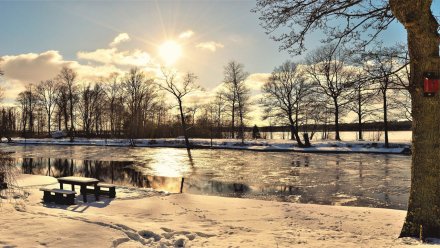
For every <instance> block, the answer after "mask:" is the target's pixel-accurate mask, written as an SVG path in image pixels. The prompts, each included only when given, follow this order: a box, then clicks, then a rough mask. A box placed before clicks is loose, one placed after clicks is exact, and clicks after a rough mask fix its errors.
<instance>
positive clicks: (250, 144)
mask: <svg viewBox="0 0 440 248" xmlns="http://www.w3.org/2000/svg"><path fill="white" fill-rule="evenodd" d="M190 142H191V144H192V145H193V146H194V147H196V148H217V149H240V150H253V151H295V152H338V153H349V152H358V153H394V154H399V153H407V152H409V150H410V143H409V142H399V143H392V144H390V147H389V148H385V147H384V143H383V142H371V141H317V142H313V144H312V147H309V148H302V147H298V146H297V145H296V142H294V141H291V140H263V139H259V140H245V142H244V144H242V143H241V140H238V139H213V140H212V142H211V140H210V139H191V140H190ZM13 143H14V144H52V145H95V146H135V147H185V141H184V139H180V138H175V139H135V140H129V139H85V138H76V139H75V140H74V141H73V142H70V141H69V139H67V138H65V139H22V138H15V139H13Z"/></svg>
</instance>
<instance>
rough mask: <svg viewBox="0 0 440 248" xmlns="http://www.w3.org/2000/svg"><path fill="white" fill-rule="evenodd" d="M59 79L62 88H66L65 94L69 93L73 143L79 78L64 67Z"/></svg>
mask: <svg viewBox="0 0 440 248" xmlns="http://www.w3.org/2000/svg"><path fill="white" fill-rule="evenodd" d="M57 77H58V81H59V83H60V84H61V87H65V88H62V90H65V91H66V92H65V93H67V101H68V113H69V119H70V130H69V137H70V141H73V140H74V137H75V116H74V113H75V104H76V102H77V100H78V95H77V86H76V81H75V80H76V78H77V73H76V72H75V71H74V70H72V69H70V68H68V67H63V68H62V69H61V71H60V73H59V74H58V76H57Z"/></svg>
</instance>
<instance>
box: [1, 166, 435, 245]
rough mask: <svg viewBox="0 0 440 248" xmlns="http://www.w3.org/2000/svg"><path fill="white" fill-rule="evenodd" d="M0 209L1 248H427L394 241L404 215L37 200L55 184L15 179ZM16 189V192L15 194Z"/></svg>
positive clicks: (125, 192)
mask: <svg viewBox="0 0 440 248" xmlns="http://www.w3.org/2000/svg"><path fill="white" fill-rule="evenodd" d="M17 182H18V184H19V185H21V186H22V187H23V188H22V190H21V191H16V193H15V195H13V196H10V199H8V200H5V199H3V200H2V205H1V207H0V223H1V228H0V245H1V246H3V247H121V248H122V247H182V245H184V246H185V247H265V248H266V247H339V248H343V247H432V245H428V244H422V243H420V242H419V241H417V240H415V239H410V238H404V239H398V238H397V236H398V234H399V231H400V228H401V225H402V223H403V220H404V217H405V211H400V210H390V209H374V208H363V207H341V206H323V205H312V204H295V203H282V202H271V201H261V200H251V199H236V198H235V199H234V198H222V197H213V196H200V195H189V194H171V195H170V194H167V193H164V192H154V191H152V190H141V189H135V188H118V189H117V198H116V199H114V200H109V199H107V198H103V199H101V201H98V202H94V201H93V199H92V198H91V199H90V202H89V203H83V202H82V201H81V199H82V197H77V205H72V206H61V205H56V204H44V203H42V202H41V198H42V192H40V191H39V190H38V188H39V187H40V186H41V185H49V186H53V187H57V186H58V185H57V183H56V179H54V178H52V177H47V176H34V175H22V176H20V178H18V180H17ZM19 192H21V193H19Z"/></svg>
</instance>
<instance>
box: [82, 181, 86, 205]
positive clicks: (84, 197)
mask: <svg viewBox="0 0 440 248" xmlns="http://www.w3.org/2000/svg"><path fill="white" fill-rule="evenodd" d="M86 187H87V186H85V185H81V194H82V195H83V200H84V202H87V189H86Z"/></svg>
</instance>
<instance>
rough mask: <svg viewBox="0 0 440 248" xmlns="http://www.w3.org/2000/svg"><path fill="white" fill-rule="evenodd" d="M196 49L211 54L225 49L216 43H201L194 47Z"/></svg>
mask: <svg viewBox="0 0 440 248" xmlns="http://www.w3.org/2000/svg"><path fill="white" fill-rule="evenodd" d="M196 47H197V48H199V49H202V50H207V51H211V52H215V51H217V49H218V48H223V47H225V46H224V45H223V44H222V43H218V42H215V41H208V42H202V43H199V44H197V45H196Z"/></svg>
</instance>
